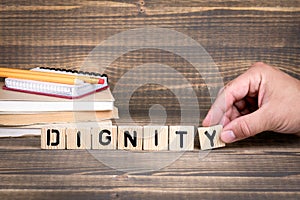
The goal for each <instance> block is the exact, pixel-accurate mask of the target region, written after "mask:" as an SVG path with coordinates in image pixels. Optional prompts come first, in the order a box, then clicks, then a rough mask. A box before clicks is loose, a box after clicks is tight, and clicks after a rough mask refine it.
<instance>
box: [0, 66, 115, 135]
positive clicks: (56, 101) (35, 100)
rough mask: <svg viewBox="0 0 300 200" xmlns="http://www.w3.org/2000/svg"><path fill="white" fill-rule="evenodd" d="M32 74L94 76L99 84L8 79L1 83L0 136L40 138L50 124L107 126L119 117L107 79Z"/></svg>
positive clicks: (40, 70) (86, 74)
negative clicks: (41, 131)
mask: <svg viewBox="0 0 300 200" xmlns="http://www.w3.org/2000/svg"><path fill="white" fill-rule="evenodd" d="M29 71H31V70H29ZM32 71H37V72H45V73H48V72H50V73H57V74H71V75H76V76H81V77H83V78H86V77H88V78H90V77H93V78H98V79H99V80H101V83H100V82H99V83H98V84H91V83H86V82H82V83H80V84H65V83H55V82H47V81H46V80H45V81H44V80H43V81H39V80H30V78H28V77H26V79H22V78H15V77H14V76H13V77H10V76H7V78H6V79H5V81H4V83H3V82H1V83H0V137H1V136H2V137H3V136H21V135H25V134H26V135H27V134H32V135H39V134H40V129H41V128H42V127H43V126H49V125H58V126H61V125H63V126H65V127H67V126H72V125H75V126H76V125H80V124H81V125H82V124H84V125H86V126H89V125H91V124H95V123H102V124H103V123H104V124H106V125H109V124H111V123H112V122H111V120H112V119H116V118H118V109H117V108H116V107H115V106H114V98H113V95H112V93H111V91H110V89H109V87H108V80H107V76H105V75H100V74H95V73H85V72H77V71H67V70H60V69H54V68H34V69H32ZM0 72H1V69H0ZM83 80H84V79H83Z"/></svg>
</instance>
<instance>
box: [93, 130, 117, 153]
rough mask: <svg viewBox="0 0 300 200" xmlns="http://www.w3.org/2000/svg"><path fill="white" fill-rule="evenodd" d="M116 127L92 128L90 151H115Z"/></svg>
mask: <svg viewBox="0 0 300 200" xmlns="http://www.w3.org/2000/svg"><path fill="white" fill-rule="evenodd" d="M117 139H118V137H117V126H104V127H95V128H92V149H117Z"/></svg>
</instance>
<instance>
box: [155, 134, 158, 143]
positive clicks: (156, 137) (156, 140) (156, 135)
mask: <svg viewBox="0 0 300 200" xmlns="http://www.w3.org/2000/svg"><path fill="white" fill-rule="evenodd" d="M155 146H158V133H157V130H155Z"/></svg>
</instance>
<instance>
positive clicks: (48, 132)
mask: <svg viewBox="0 0 300 200" xmlns="http://www.w3.org/2000/svg"><path fill="white" fill-rule="evenodd" d="M65 137H66V129H65V128H49V127H48V128H42V131H41V149H65V148H66V140H65Z"/></svg>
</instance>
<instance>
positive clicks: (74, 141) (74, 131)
mask: <svg viewBox="0 0 300 200" xmlns="http://www.w3.org/2000/svg"><path fill="white" fill-rule="evenodd" d="M66 145H67V146H66V148H67V149H91V147H92V137H91V131H90V128H67V129H66Z"/></svg>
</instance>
